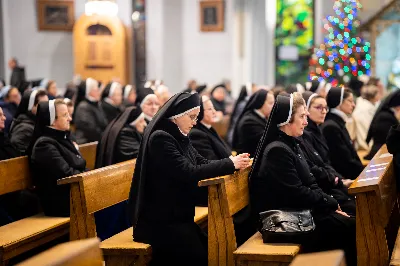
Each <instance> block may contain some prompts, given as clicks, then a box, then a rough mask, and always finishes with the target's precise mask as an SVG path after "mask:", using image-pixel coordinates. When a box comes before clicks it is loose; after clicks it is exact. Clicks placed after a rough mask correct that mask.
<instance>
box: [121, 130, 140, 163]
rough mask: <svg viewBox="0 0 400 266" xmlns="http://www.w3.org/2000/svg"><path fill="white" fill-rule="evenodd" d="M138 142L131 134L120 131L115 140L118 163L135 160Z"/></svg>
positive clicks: (126, 131) (127, 131)
mask: <svg viewBox="0 0 400 266" xmlns="http://www.w3.org/2000/svg"><path fill="white" fill-rule="evenodd" d="M139 147H140V142H139V141H138V140H137V139H136V138H135V136H134V135H133V132H130V131H129V130H124V129H123V130H121V132H120V134H119V137H118V140H117V147H116V148H117V158H118V161H119V162H124V161H128V160H131V159H134V158H137V156H138V154H139Z"/></svg>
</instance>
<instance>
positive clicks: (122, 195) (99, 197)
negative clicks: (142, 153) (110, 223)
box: [82, 160, 136, 214]
mask: <svg viewBox="0 0 400 266" xmlns="http://www.w3.org/2000/svg"><path fill="white" fill-rule="evenodd" d="M135 163H136V160H131V161H127V162H126V163H122V164H117V165H113V166H110V167H106V168H108V169H107V170H105V171H102V170H101V169H99V170H100V171H98V172H96V173H94V171H91V172H93V173H90V172H87V173H88V175H87V176H82V177H83V181H82V182H83V189H84V193H85V198H86V208H87V213H88V214H92V213H95V212H96V211H99V210H102V209H104V208H107V207H109V206H112V205H115V204H117V203H119V202H122V201H124V200H127V199H128V198H129V191H130V188H131V183H132V177H133V172H134V170H135ZM95 171H96V170H95ZM89 175H90V178H89ZM86 177H87V178H86Z"/></svg>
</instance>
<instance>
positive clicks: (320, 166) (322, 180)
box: [300, 91, 355, 215]
mask: <svg viewBox="0 0 400 266" xmlns="http://www.w3.org/2000/svg"><path fill="white" fill-rule="evenodd" d="M303 99H304V101H305V103H306V107H307V111H308V125H307V127H306V128H305V130H304V134H303V135H302V136H301V137H300V139H301V140H302V141H301V149H302V150H303V152H304V155H305V156H306V159H307V162H308V164H309V167H310V171H311V173H312V174H313V175H314V177H315V179H316V181H317V183H318V186H319V187H320V188H321V189H322V190H323V191H324V192H325V193H327V194H329V195H332V196H333V197H334V198H335V199H336V200H337V201H338V202H339V204H340V206H341V208H342V209H343V210H344V211H345V212H346V213H349V214H353V215H355V201H354V198H352V197H350V196H349V194H348V192H347V188H348V187H349V186H350V185H351V184H352V182H353V181H352V180H351V179H344V178H343V177H342V175H340V174H339V173H338V172H337V171H336V170H335V169H334V168H333V167H332V166H331V165H330V161H329V148H328V144H327V143H326V140H325V137H324V136H323V135H322V132H321V129H320V125H322V123H324V121H325V117H326V114H327V113H328V105H327V103H326V100H325V98H323V97H322V96H320V95H318V94H316V93H313V92H311V91H307V92H304V93H303Z"/></svg>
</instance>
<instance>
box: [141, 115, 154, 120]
mask: <svg viewBox="0 0 400 266" xmlns="http://www.w3.org/2000/svg"><path fill="white" fill-rule="evenodd" d="M143 115H144V118H145V119H147V120H149V121H151V120H153V117H151V116H148V115H146V114H145V113H143Z"/></svg>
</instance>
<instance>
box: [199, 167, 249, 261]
mask: <svg viewBox="0 0 400 266" xmlns="http://www.w3.org/2000/svg"><path fill="white" fill-rule="evenodd" d="M249 171H250V167H248V168H247V169H245V170H242V171H238V172H236V173H235V174H232V175H228V176H222V177H217V178H212V179H206V180H203V181H200V182H199V186H200V187H204V186H208V217H209V218H208V232H209V234H208V259H209V262H211V261H212V262H215V261H220V262H221V263H219V265H225V263H226V262H227V264H226V265H234V257H233V252H234V251H235V250H236V247H237V244H236V237H235V230H234V225H233V218H232V216H233V215H234V214H236V213H237V212H239V211H240V210H242V209H243V208H245V207H246V206H247V205H248V204H249V187H248V174H249Z"/></svg>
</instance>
